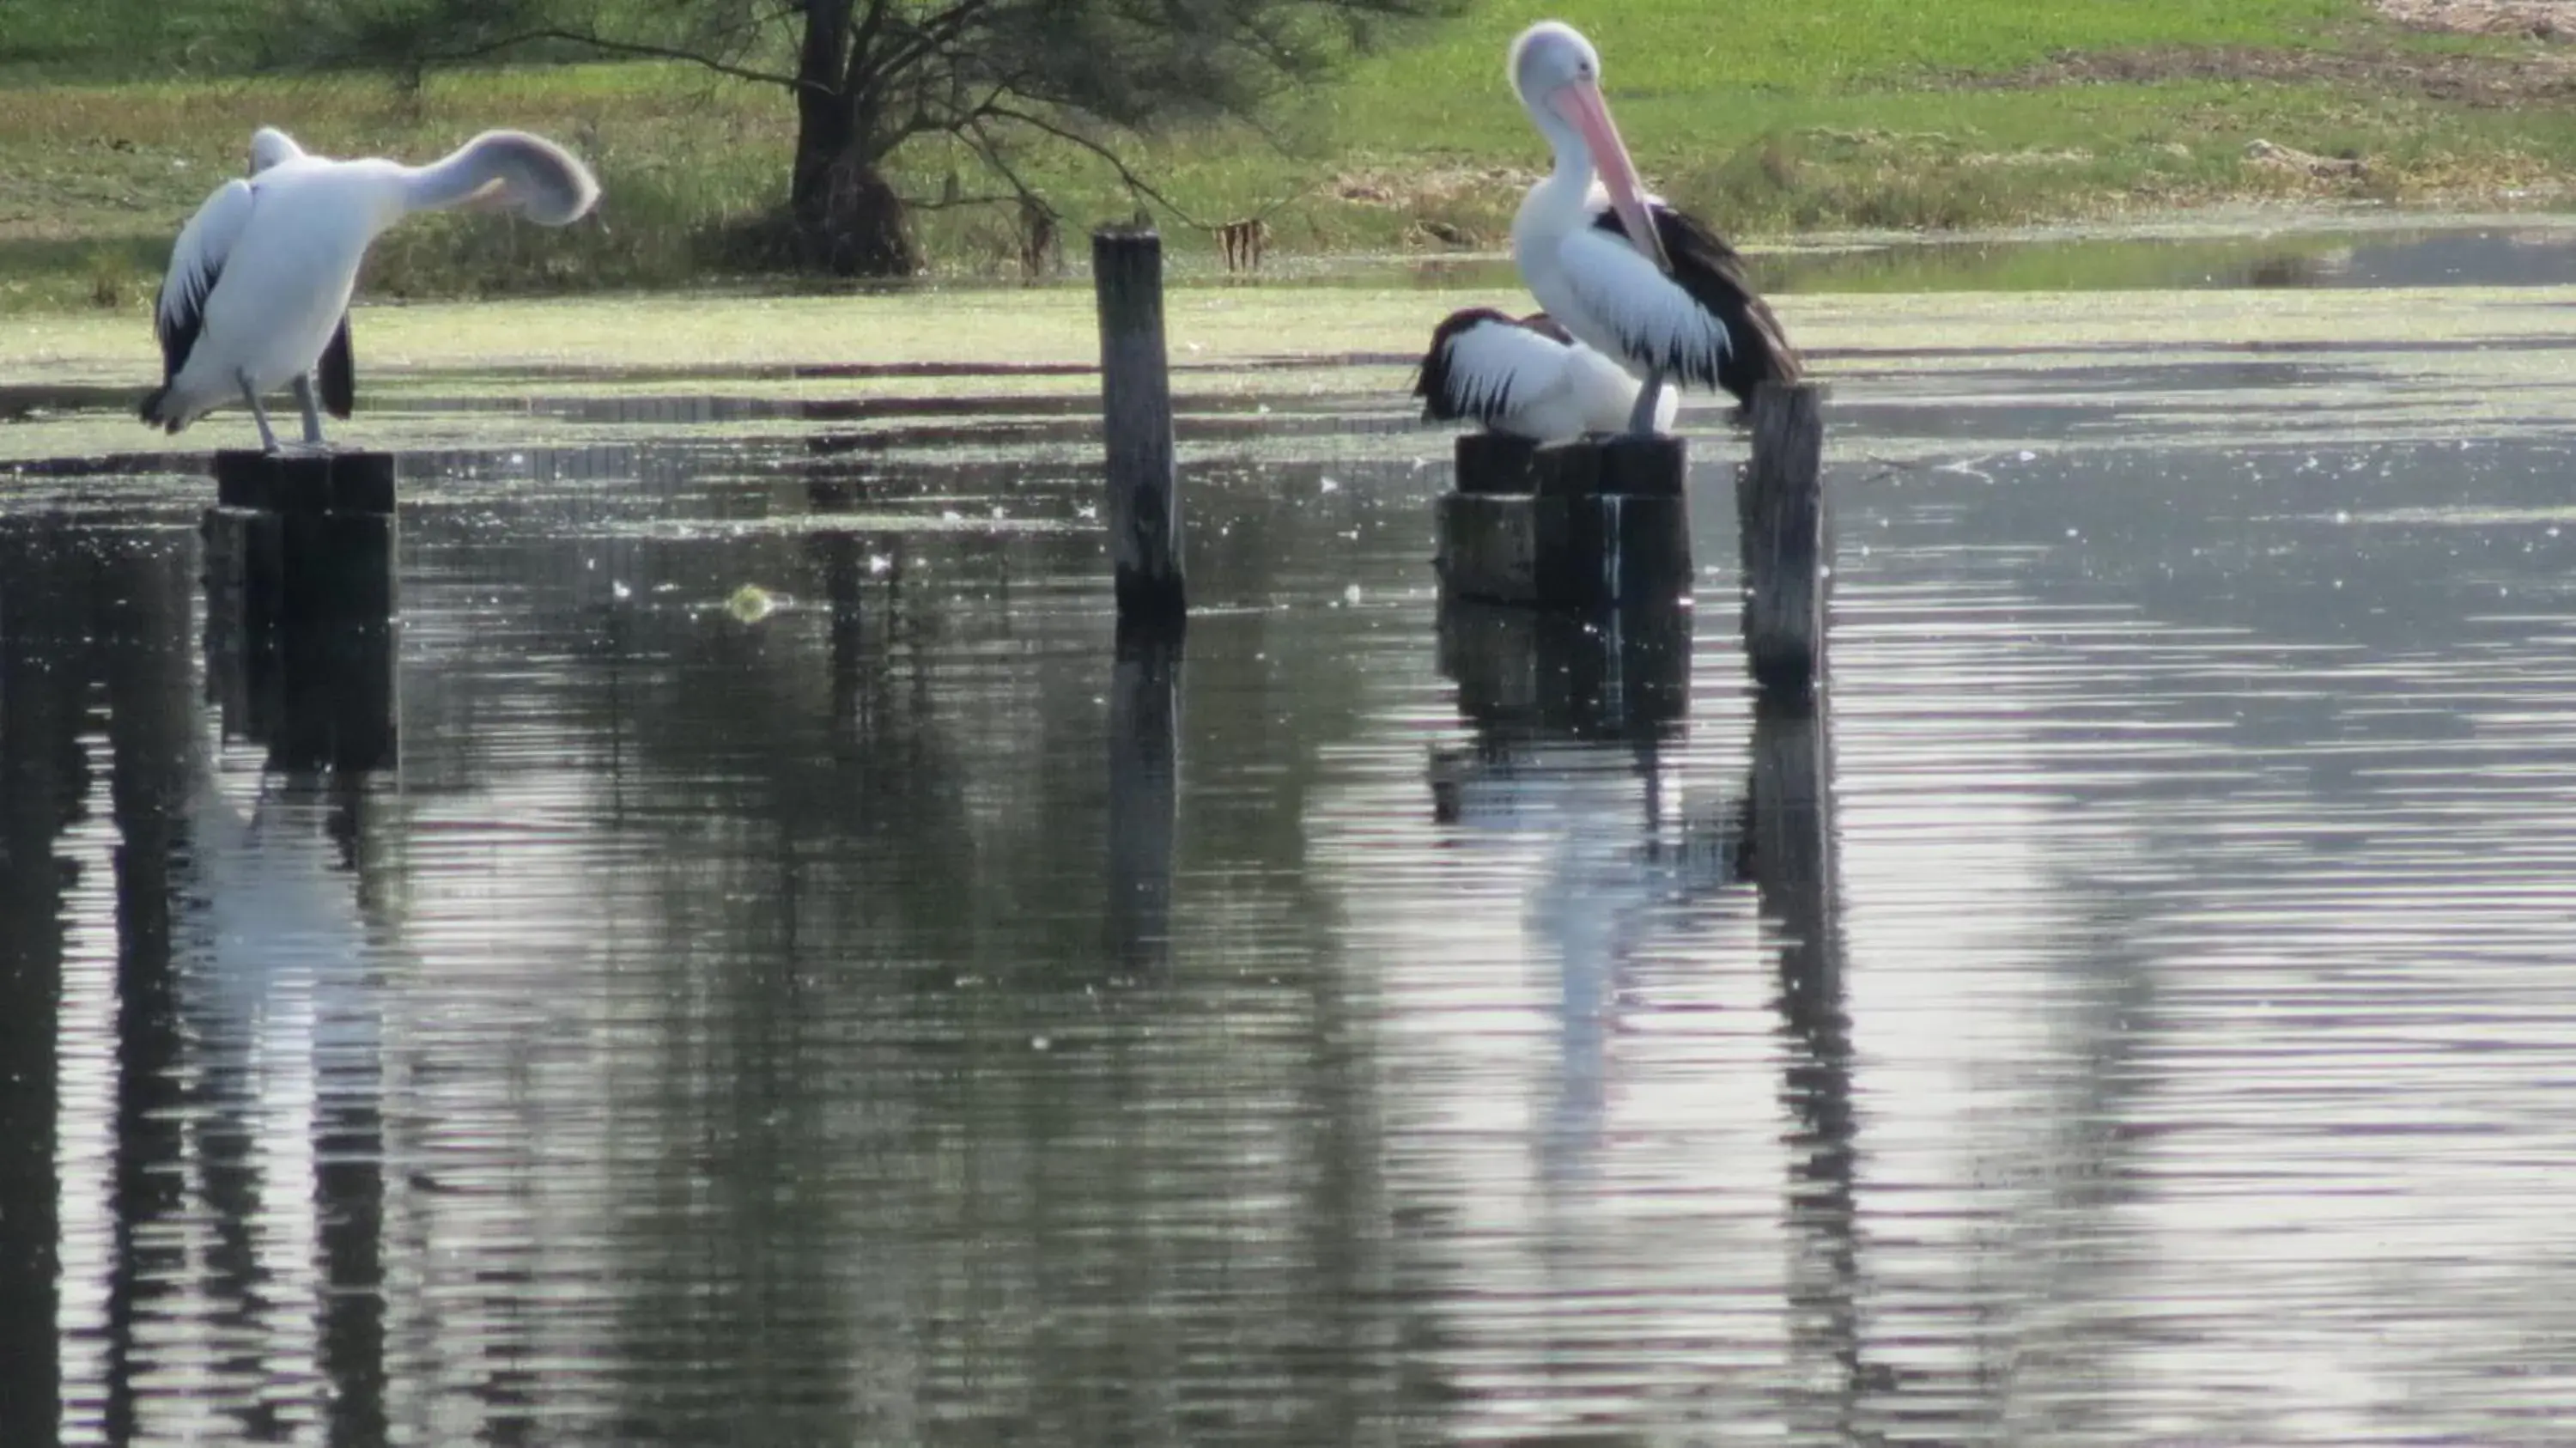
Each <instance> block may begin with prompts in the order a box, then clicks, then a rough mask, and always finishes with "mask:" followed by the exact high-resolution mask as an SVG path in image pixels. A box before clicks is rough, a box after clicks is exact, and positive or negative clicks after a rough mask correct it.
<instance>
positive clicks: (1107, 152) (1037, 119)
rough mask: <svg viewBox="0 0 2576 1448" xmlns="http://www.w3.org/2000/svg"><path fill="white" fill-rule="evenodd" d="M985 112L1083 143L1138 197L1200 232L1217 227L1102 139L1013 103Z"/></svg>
mask: <svg viewBox="0 0 2576 1448" xmlns="http://www.w3.org/2000/svg"><path fill="white" fill-rule="evenodd" d="M985 114H987V115H990V116H993V117H995V118H997V119H1000V120H1005V121H1012V122H1016V123H1018V124H1020V125H1023V126H1027V127H1028V128H1029V129H1031V130H1035V131H1044V132H1045V133H1046V134H1048V135H1050V136H1053V137H1055V138H1056V139H1058V140H1061V141H1070V142H1072V143H1073V144H1074V145H1077V146H1080V147H1081V148H1082V149H1084V150H1086V151H1089V152H1090V153H1091V154H1093V155H1095V156H1098V157H1099V158H1100V159H1101V160H1103V161H1106V162H1108V163H1109V166H1110V169H1112V170H1114V171H1116V172H1117V173H1118V179H1119V181H1121V182H1122V183H1124V184H1125V185H1126V187H1127V189H1128V190H1129V191H1131V192H1133V193H1135V194H1136V195H1138V196H1142V197H1144V198H1145V199H1146V200H1148V201H1151V202H1153V203H1154V204H1155V205H1157V206H1160V207H1162V208H1163V209H1164V210H1165V211H1168V212H1170V213H1172V215H1173V217H1174V218H1175V219H1177V220H1179V221H1180V222H1181V223H1182V224H1183V225H1186V226H1191V227H1195V228H1197V229H1198V230H1200V231H1214V230H1215V229H1216V228H1215V227H1212V226H1210V225H1208V224H1207V223H1206V222H1204V221H1201V220H1199V219H1198V218H1197V217H1195V216H1192V215H1190V214H1189V213H1188V212H1187V211H1184V210H1182V209H1181V205H1180V203H1179V202H1176V201H1174V200H1173V199H1172V198H1170V197H1168V196H1166V195H1164V194H1163V193H1162V192H1160V191H1157V190H1155V189H1154V186H1153V183H1151V182H1149V181H1147V180H1146V179H1145V178H1144V177H1142V176H1139V175H1137V174H1136V171H1135V168H1134V167H1131V166H1129V165H1128V164H1127V160H1126V158H1125V157H1123V156H1121V155H1119V154H1118V153H1117V152H1116V151H1113V150H1111V149H1110V148H1109V147H1107V146H1104V145H1102V144H1101V143H1100V142H1098V141H1095V140H1093V139H1091V138H1090V137H1089V136H1086V135H1083V134H1082V133H1081V132H1079V131H1074V130H1069V129H1067V128H1066V127H1063V126H1060V125H1057V124H1056V123H1055V122H1053V121H1050V120H1047V119H1045V118H1044V117H1041V116H1033V115H1030V114H1029V113H1028V112H1026V111H1019V110H1013V109H1012V108H1011V107H1009V106H988V107H986V108H985Z"/></svg>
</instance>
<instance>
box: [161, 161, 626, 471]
mask: <svg viewBox="0 0 2576 1448" xmlns="http://www.w3.org/2000/svg"><path fill="white" fill-rule="evenodd" d="M251 166H252V174H251V176H250V178H249V179H248V180H244V181H227V182H225V183H224V184H223V185H222V186H220V187H218V188H216V191H215V194H214V195H212V196H210V197H208V198H206V204H205V205H203V206H201V207H199V208H198V209H197V214H196V215H195V216H194V217H191V218H190V219H189V221H188V224H187V226H186V227H185V228H183V229H182V230H181V231H180V232H179V241H178V244H177V245H176V246H174V247H172V248H171V251H170V274H169V275H168V277H166V278H164V279H163V281H162V283H161V299H160V303H159V305H158V306H157V307H156V308H155V309H154V312H153V318H152V321H153V331H154V332H155V333H156V334H158V335H159V337H160V339H161V386H159V387H157V388H154V389H153V391H152V393H151V395H150V396H148V397H145V398H144V399H143V407H142V416H143V420H144V421H145V422H148V423H153V424H156V425H158V426H160V427H162V428H165V429H167V430H168V431H171V432H177V431H178V430H179V429H181V428H183V427H186V426H187V425H188V424H189V423H192V422H194V421H196V420H197V419H198V418H200V417H203V416H204V415H205V414H206V413H208V412H210V411H212V410H213V409H214V408H216V407H218V406H220V405H222V404H223V403H226V402H229V401H231V400H232V399H234V398H236V397H238V398H240V399H241V400H242V401H244V402H246V403H248V404H249V405H250V414H251V420H252V421H254V422H256V423H258V424H259V440H260V445H261V446H263V447H265V448H267V449H268V450H269V451H271V452H274V451H276V450H277V434H276V433H274V432H272V431H270V430H269V425H268V413H267V411H266V409H264V408H262V407H261V406H260V401H259V399H260V397H261V395H262V394H263V393H268V392H273V391H275V390H276V389H277V388H278V387H280V386H281V385H288V384H291V385H292V386H293V387H294V390H295V400H296V403H297V404H298V405H299V406H300V407H301V408H302V409H303V411H304V441H305V442H306V443H308V444H312V443H319V442H321V441H322V418H321V415H320V413H319V412H318V411H316V409H315V407H314V385H313V382H314V379H313V373H314V370H315V368H316V366H317V364H318V365H319V366H320V367H321V370H322V383H323V387H322V390H323V392H324V394H325V397H326V399H327V400H328V401H330V403H331V404H332V411H333V412H334V413H335V414H337V415H339V416H343V417H345V416H347V415H348V413H347V405H348V401H349V396H350V393H351V390H352V388H353V386H354V379H353V377H352V375H351V373H350V368H349V351H348V326H347V324H348V310H349V294H350V293H351V291H352V290H354V289H355V288H356V286H357V282H358V263H359V262H360V261H361V260H363V259H364V258H365V257H366V254H367V248H368V246H369V245H371V244H372V243H373V242H374V241H375V239H376V237H377V236H378V235H380V234H382V233H383V231H384V230H385V228H387V227H389V226H391V225H393V224H394V223H395V222H397V221H400V220H401V219H403V218H404V217H405V216H408V215H410V214H411V213H413V212H415V211H434V210H438V209H440V208H443V207H449V206H458V205H468V204H470V205H475V206H488V207H494V208H499V209H505V210H512V211H516V212H518V213H519V214H520V215H522V216H525V217H527V218H528V219H529V220H531V221H534V222H537V223H538V224H540V225H544V226H567V225H570V224H571V223H572V222H574V221H577V220H579V219H580V218H581V217H582V216H583V215H584V214H585V213H586V212H588V211H589V210H590V208H591V204H592V203H593V202H595V201H597V200H598V199H599V183H598V182H597V181H594V180H593V179H591V175H590V171H589V169H588V168H587V167H585V166H583V165H582V164H581V162H580V161H578V160H575V159H574V158H573V156H572V154H571V153H570V152H568V151H566V150H564V149H563V148H562V147H560V146H558V145H556V144H555V143H554V142H552V141H549V140H546V139H544V138H543V137H540V136H532V135H529V134H528V133H526V132H525V131H486V132H484V133H483V134H482V135H479V136H476V137H475V138H474V139H473V140H471V141H468V142H466V143H465V144H464V145H463V146H461V147H459V148H457V150H456V151H455V152H454V153H453V154H452V155H450V156H448V157H447V158H446V159H445V160H443V161H439V162H436V163H435V164H432V165H428V166H405V165H403V164H402V163H400V162H398V161H387V160H381V159H373V158H370V159H366V160H357V161H334V160H331V159H329V158H328V157H323V156H312V155H307V154H306V153H305V152H304V149H303V148H302V147H300V146H298V145H296V144H295V142H294V141H293V140H291V139H289V138H288V137H287V136H286V134H285V133H284V132H281V131H277V130H272V129H263V130H262V131H261V132H260V133H259V134H258V135H257V136H255V137H253V138H252V141H251ZM326 353H327V355H326Z"/></svg>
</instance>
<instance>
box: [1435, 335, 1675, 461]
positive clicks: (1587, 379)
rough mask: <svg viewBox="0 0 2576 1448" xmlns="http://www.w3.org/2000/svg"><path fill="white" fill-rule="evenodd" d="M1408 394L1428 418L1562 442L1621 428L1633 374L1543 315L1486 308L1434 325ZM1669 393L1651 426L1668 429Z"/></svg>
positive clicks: (1632, 394) (1633, 390)
mask: <svg viewBox="0 0 2576 1448" xmlns="http://www.w3.org/2000/svg"><path fill="white" fill-rule="evenodd" d="M1413 395H1414V396H1416V397H1419V398H1421V399H1422V416H1423V420H1424V421H1426V422H1455V421H1460V420H1468V421H1473V422H1477V423H1480V424H1482V425H1483V426H1484V427H1486V428H1487V429H1488V430H1490V431H1493V432H1505V433H1510V434H1512V435H1513V436H1515V437H1525V438H1529V439H1532V440H1533V441H1537V442H1561V441H1564V440H1565V439H1568V438H1576V437H1581V436H1583V435H1584V434H1585V433H1591V432H1617V431H1619V430H1620V429H1621V428H1623V427H1625V426H1627V420H1628V414H1629V409H1630V407H1631V406H1633V405H1634V404H1635V402H1636V400H1637V379H1636V378H1634V377H1631V376H1629V375H1628V374H1627V373H1626V372H1625V371H1623V370H1622V369H1621V368H1620V366H1619V364H1618V363H1616V362H1613V361H1611V360H1610V359H1609V358H1607V357H1604V356H1602V355H1601V354H1600V353H1598V352H1595V351H1593V350H1592V349H1591V348H1589V347H1586V346H1584V345H1583V344H1582V343H1580V342H1578V341H1576V340H1574V338H1573V336H1572V335H1571V334H1569V333H1568V332H1567V331H1566V330H1565V329H1564V328H1563V327H1560V326H1558V325H1557V324H1556V322H1555V321H1554V319H1552V318H1550V317H1549V316H1548V315H1547V313H1545V312H1533V313H1531V314H1530V315H1528V316H1526V317H1522V318H1519V319H1517V320H1515V319H1514V318H1511V317H1507V316H1505V315H1504V314H1502V313H1501V312H1498V311H1495V310H1494V309H1493V308H1491V307H1469V308H1467V309H1465V310H1464V311H1457V312H1452V313H1450V314H1449V315H1448V317H1447V318H1446V319H1444V320H1443V321H1442V322H1441V323H1440V325H1439V326H1438V327H1436V328H1433V329H1432V333H1431V350H1430V351H1428V352H1426V353H1424V354H1423V356H1422V374H1421V377H1420V379H1419V380H1418V381H1416V382H1415V383H1414V387H1413ZM1679 401H1680V399H1679V398H1678V397H1676V396H1675V395H1674V394H1672V393H1670V392H1667V393H1665V394H1664V397H1663V403H1662V406H1660V407H1659V408H1658V409H1657V410H1656V414H1655V419H1654V422H1655V426H1656V427H1657V428H1665V427H1670V426H1671V425H1672V421H1673V412H1674V408H1675V405H1676V404H1677V403H1678V402H1679Z"/></svg>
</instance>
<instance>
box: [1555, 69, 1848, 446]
mask: <svg viewBox="0 0 2576 1448" xmlns="http://www.w3.org/2000/svg"><path fill="white" fill-rule="evenodd" d="M1511 81H1512V89H1513V90H1514V92H1515V93H1517V94H1518V95H1519V96H1520V99H1521V104H1522V106H1524V107H1525V108H1527V110H1528V111H1529V114H1530V119H1531V120H1532V121H1533V122H1535V123H1536V124H1537V126H1538V129H1539V133H1540V134H1541V135H1543V136H1545V137H1547V140H1548V144H1549V145H1550V146H1551V147H1553V148H1554V149H1555V152H1556V166H1555V169H1554V170H1553V171H1552V172H1551V173H1550V174H1549V176H1548V177H1547V179H1546V180H1544V181H1541V182H1539V183H1538V184H1537V185H1536V186H1533V187H1531V188H1530V193H1529V195H1528V196H1527V197H1526V198H1525V199H1523V201H1522V202H1521V209H1520V214H1519V215H1518V216H1517V217H1516V218H1514V220H1513V222H1512V259H1513V260H1514V261H1516V262H1517V263H1519V265H1520V271H1521V280H1522V281H1523V282H1525V283H1527V284H1528V286H1529V289H1530V292H1531V294H1532V295H1534V296H1536V297H1537V298H1538V302H1539V305H1540V306H1542V307H1544V308H1546V309H1547V314H1548V315H1549V316H1550V317H1553V318H1555V319H1556V321H1557V322H1558V323H1559V324H1560V325H1562V326H1563V327H1564V328H1565V330H1566V331H1568V332H1570V333H1572V334H1573V335H1574V337H1575V338H1576V340H1578V341H1581V342H1583V343H1584V344H1585V345H1587V346H1589V347H1591V348H1593V349H1594V350H1596V351H1599V352H1601V353H1603V354H1605V355H1607V356H1609V357H1611V358H1613V359H1615V360H1616V361H1617V362H1618V363H1619V364H1620V365H1621V366H1623V367H1625V368H1626V369H1627V370H1628V371H1630V372H1633V373H1635V374H1636V375H1638V376H1640V377H1643V378H1644V379H1646V382H1645V386H1644V387H1643V388H1642V389H1640V391H1639V394H1638V398H1637V405H1636V408H1635V410H1634V411H1633V412H1632V413H1631V414H1630V417H1629V420H1628V426H1629V430H1630V431H1632V432H1646V431H1649V430H1651V428H1652V427H1653V425H1654V418H1655V416H1656V414H1657V412H1658V410H1659V409H1660V408H1661V406H1662V396H1663V389H1664V386H1665V384H1666V383H1668V382H1670V383H1678V384H1682V385H1686V386H1700V387H1710V388H1717V387H1722V388H1724V389H1726V390H1727V391H1729V392H1731V393H1733V394H1735V396H1736V397H1737V398H1738V399H1739V400H1740V401H1743V402H1745V403H1748V404H1749V403H1750V402H1751V401H1752V400H1753V389H1754V387H1755V386H1756V385H1757V384H1759V383H1762V382H1766V381H1784V382H1785V381H1789V380H1792V379H1794V378H1796V377H1797V376H1798V374H1799V371H1800V366H1799V361H1798V354H1797V352H1796V351H1795V349H1793V348H1791V347H1790V345H1789V341H1788V338H1787V337H1786V336H1784V335H1783V334H1782V333H1781V330H1780V323H1779V320H1778V319H1777V318H1775V317H1773V316H1772V315H1771V308H1770V307H1769V306H1768V305H1767V304H1765V303H1764V302H1763V300H1762V299H1761V297H1759V296H1757V295H1755V294H1754V291H1753V286H1752V284H1751V282H1749V281H1748V280H1746V278H1745V275H1744V265H1743V261H1742V259H1741V258H1739V257H1738V256H1737V255H1736V254H1735V250H1734V248H1732V247H1730V246H1728V245H1727V244H1726V242H1725V241H1724V240H1723V239H1721V238H1720V237H1719V236H1718V234H1717V233H1716V232H1714V231H1712V230H1710V229H1709V227H1708V226H1707V225H1706V224H1705V223H1703V222H1701V221H1699V220H1698V219H1697V218H1695V217H1691V216H1688V215H1685V214H1683V213H1681V212H1679V211H1676V210H1674V209H1673V208H1672V207H1670V206H1667V205H1665V204H1664V203H1663V201H1662V199H1661V198H1659V197H1654V196H1649V195H1647V194H1646V192H1645V190H1644V187H1643V185H1642V184H1641V183H1640V182H1639V180H1638V178H1637V167H1636V163H1635V162H1633V161H1631V160H1630V159H1629V157H1628V149H1627V147H1626V146H1625V145H1624V144H1622V143H1621V141H1620V139H1619V130H1618V127H1617V126H1616V125H1615V124H1613V123H1612V121H1611V119H1610V109H1609V105H1608V103H1607V102H1605V101H1604V100H1603V99H1602V98H1601V57H1600V54H1599V53H1598V52H1596V51H1595V50H1594V49H1593V48H1592V42H1590V41H1588V40H1586V39H1584V38H1583V36H1582V34H1581V33H1580V32H1579V31H1577V30H1575V29H1574V27H1572V26H1570V25H1566V24H1563V23H1561V22H1558V21H1554V20H1548V21H1541V22H1540V23H1538V24H1536V25H1533V26H1531V27H1530V28H1529V29H1527V30H1525V31H1523V32H1521V36H1520V38H1519V39H1518V40H1515V41H1513V42H1512V51H1511ZM1596 176H1597V177H1598V182H1599V184H1598V185H1596V184H1595V178H1596Z"/></svg>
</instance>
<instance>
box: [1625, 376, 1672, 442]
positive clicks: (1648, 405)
mask: <svg viewBox="0 0 2576 1448" xmlns="http://www.w3.org/2000/svg"><path fill="white" fill-rule="evenodd" d="M1663 402H1664V372H1663V369H1662V368H1660V367H1658V368H1654V369H1652V370H1650V371H1648V372H1647V373H1646V385H1645V386H1643V387H1640V388H1638V389H1637V408H1636V410H1635V411H1634V412H1631V413H1629V414H1628V435H1629V436H1631V437H1653V436H1654V435H1655V409H1656V408H1658V407H1661V406H1662V405H1663Z"/></svg>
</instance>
